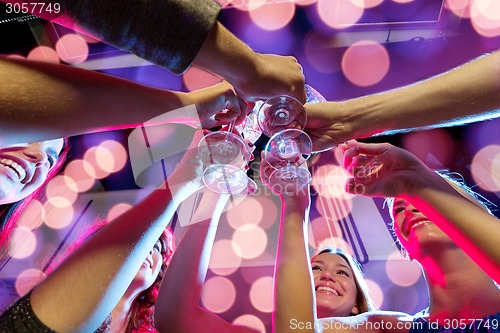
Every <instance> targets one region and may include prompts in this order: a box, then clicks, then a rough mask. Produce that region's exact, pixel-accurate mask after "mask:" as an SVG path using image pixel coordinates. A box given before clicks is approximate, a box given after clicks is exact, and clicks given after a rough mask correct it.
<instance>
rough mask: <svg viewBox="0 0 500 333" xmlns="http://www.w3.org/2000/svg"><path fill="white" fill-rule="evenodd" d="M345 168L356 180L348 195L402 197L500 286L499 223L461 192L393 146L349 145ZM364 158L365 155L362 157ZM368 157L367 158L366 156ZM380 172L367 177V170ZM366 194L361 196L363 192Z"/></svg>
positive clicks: (348, 187)
mask: <svg viewBox="0 0 500 333" xmlns="http://www.w3.org/2000/svg"><path fill="white" fill-rule="evenodd" d="M343 149H344V150H346V151H345V155H344V166H345V167H346V168H347V169H348V171H349V173H351V175H353V178H351V179H350V180H349V181H348V184H347V191H348V192H350V193H354V194H363V195H368V196H389V197H394V196H400V197H402V198H405V199H406V200H408V201H409V202H410V203H411V204H412V205H413V206H415V207H416V208H417V209H418V210H419V211H420V212H422V213H423V214H424V215H425V216H427V218H429V219H430V220H431V221H433V222H434V223H435V224H436V225H437V226H438V227H439V228H441V230H443V231H444V232H445V233H446V234H447V235H448V236H449V237H450V238H451V239H452V240H453V241H454V242H455V243H456V244H457V245H458V246H460V247H461V248H462V249H463V250H464V251H465V252H466V253H467V254H468V255H469V256H470V257H471V258H472V259H473V260H474V261H475V262H476V263H477V264H478V265H479V266H480V267H481V268H482V269H483V270H484V271H485V272H486V273H487V274H488V275H489V276H490V277H491V278H492V279H494V280H495V281H500V252H499V251H498V239H499V238H500V223H499V222H500V221H499V220H498V219H497V218H496V217H495V216H493V215H490V214H489V213H488V212H486V211H485V210H484V209H483V208H481V207H479V206H478V205H477V204H475V203H473V202H472V201H470V200H469V199H467V198H466V197H464V196H463V195H462V194H460V193H459V192H457V190H455V189H454V188H453V187H452V186H451V185H450V184H448V183H447V182H446V181H445V180H444V179H443V178H442V177H440V176H439V175H438V174H436V173H435V172H434V171H432V170H431V169H429V168H428V167H427V166H426V165H425V164H424V163H423V162H421V161H420V160H419V159H418V158H417V157H416V156H414V155H413V154H411V153H410V152H408V151H406V150H404V149H401V148H398V147H395V146H392V145H390V144H386V143H385V144H365V143H358V142H355V141H349V143H348V146H347V145H343ZM360 155H362V156H360ZM366 156H368V157H366ZM370 166H371V168H372V169H373V170H376V169H377V168H378V167H381V168H380V169H379V170H378V172H376V173H374V174H373V175H372V176H367V174H366V172H365V170H367V168H370ZM361 188H362V189H363V191H364V193H359V189H361Z"/></svg>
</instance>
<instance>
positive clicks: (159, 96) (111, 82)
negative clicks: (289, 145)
mask: <svg viewBox="0 0 500 333" xmlns="http://www.w3.org/2000/svg"><path fill="white" fill-rule="evenodd" d="M0 73H1V75H2V77H5V78H8V79H4V80H1V82H0V144H11V143H18V142H34V141H42V140H48V139H54V138H60V137H66V136H72V135H77V134H84V133H89V132H95V131H100V130H109V129H117V128H119V127H133V126H137V125H139V124H141V123H143V122H145V121H148V120H150V119H152V118H154V117H157V116H160V115H164V114H166V113H167V112H168V113H169V114H171V115H172V117H170V118H171V119H170V121H172V122H180V123H183V122H189V123H196V122H198V124H199V122H200V120H204V119H207V118H209V117H210V116H211V115H213V114H216V113H218V112H220V111H222V110H224V109H225V108H226V106H229V108H230V109H232V110H233V111H234V112H233V113H232V114H229V115H228V116H230V117H232V118H235V117H238V115H239V114H240V113H241V114H245V111H246V106H245V105H243V104H244V103H243V101H242V100H240V99H238V98H237V97H236V96H235V95H234V92H233V90H232V87H231V86H230V85H229V84H227V83H225V82H223V83H220V84H217V85H214V86H212V87H209V88H206V89H202V90H199V91H195V92H191V93H181V92H174V91H169V90H163V89H156V88H152V87H148V86H144V85H141V84H137V83H134V82H132V81H128V80H124V79H120V78H116V77H113V76H109V75H105V74H100V73H96V72H91V71H87V70H82V69H78V68H73V67H70V66H65V65H57V64H50V63H42V62H35V61H25V60H17V59H6V58H1V57H0ZM226 103H228V104H227V105H226ZM192 104H197V107H195V106H194V105H193V106H192V108H191V113H190V114H187V113H186V112H183V113H182V117H179V115H177V114H176V113H175V112H174V111H175V110H176V109H178V108H181V107H183V106H189V105H192ZM225 117H227V116H225ZM225 120H226V121H227V119H225Z"/></svg>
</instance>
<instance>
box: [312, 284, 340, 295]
mask: <svg viewBox="0 0 500 333" xmlns="http://www.w3.org/2000/svg"><path fill="white" fill-rule="evenodd" d="M316 291H326V292H327V293H330V294H334V295H336V296H339V293H338V292H337V290H335V289H333V288H330V287H327V286H320V287H318V289H316Z"/></svg>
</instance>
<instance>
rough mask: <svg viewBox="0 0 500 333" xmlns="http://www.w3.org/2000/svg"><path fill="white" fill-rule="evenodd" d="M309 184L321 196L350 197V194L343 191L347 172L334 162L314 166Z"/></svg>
mask: <svg viewBox="0 0 500 333" xmlns="http://www.w3.org/2000/svg"><path fill="white" fill-rule="evenodd" d="M312 173H313V177H312V182H311V186H313V187H314V190H315V191H316V192H317V193H318V194H319V195H320V196H321V197H323V198H325V199H327V198H328V199H330V198H341V199H351V198H352V194H349V193H347V192H346V191H345V186H346V182H347V180H348V179H349V178H350V177H349V173H348V172H347V171H346V170H345V169H344V168H342V167H340V166H338V165H334V164H326V165H322V166H320V167H318V168H314V170H313V172H312Z"/></svg>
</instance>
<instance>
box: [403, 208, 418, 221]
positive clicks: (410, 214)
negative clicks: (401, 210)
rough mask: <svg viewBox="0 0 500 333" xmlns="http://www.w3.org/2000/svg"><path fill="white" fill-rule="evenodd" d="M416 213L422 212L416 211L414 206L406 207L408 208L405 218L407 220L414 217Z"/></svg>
mask: <svg viewBox="0 0 500 333" xmlns="http://www.w3.org/2000/svg"><path fill="white" fill-rule="evenodd" d="M415 213H420V211H419V210H418V209H416V208H415V207H413V206H412V205H408V206H406V208H405V217H406V218H410V217H412V216H413V214H415Z"/></svg>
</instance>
